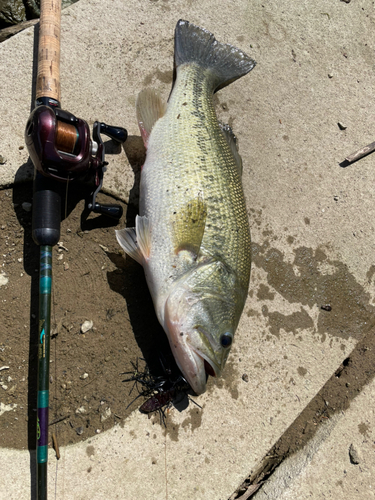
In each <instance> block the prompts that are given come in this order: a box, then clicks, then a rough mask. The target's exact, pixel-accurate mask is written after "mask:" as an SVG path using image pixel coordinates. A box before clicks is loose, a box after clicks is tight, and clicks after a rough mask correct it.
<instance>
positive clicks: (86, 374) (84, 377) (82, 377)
mask: <svg viewBox="0 0 375 500" xmlns="http://www.w3.org/2000/svg"><path fill="white" fill-rule="evenodd" d="M88 376H89V374H88V373H84V374H83V375H81V376H80V377H79V378H80V379H81V380H85V379H87V377H88Z"/></svg>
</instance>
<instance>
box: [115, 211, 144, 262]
mask: <svg viewBox="0 0 375 500" xmlns="http://www.w3.org/2000/svg"><path fill="white" fill-rule="evenodd" d="M116 238H117V241H118V242H119V244H120V246H121V247H122V248H123V249H124V251H125V253H126V254H127V255H129V257H131V258H132V259H134V260H136V261H137V262H138V263H139V264H141V265H143V264H144V261H145V260H147V259H148V258H149V256H150V248H151V238H150V225H149V220H148V219H147V217H144V216H143V217H140V216H139V215H137V217H136V219H135V228H134V227H131V228H129V227H126V228H124V229H120V230H116Z"/></svg>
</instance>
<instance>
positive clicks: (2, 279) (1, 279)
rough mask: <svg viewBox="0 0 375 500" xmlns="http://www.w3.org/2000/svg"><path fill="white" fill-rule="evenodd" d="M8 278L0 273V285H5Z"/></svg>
mask: <svg viewBox="0 0 375 500" xmlns="http://www.w3.org/2000/svg"><path fill="white" fill-rule="evenodd" d="M8 281H9V278H8V277H7V276H5V274H4V273H0V286H4V285H7V284H8Z"/></svg>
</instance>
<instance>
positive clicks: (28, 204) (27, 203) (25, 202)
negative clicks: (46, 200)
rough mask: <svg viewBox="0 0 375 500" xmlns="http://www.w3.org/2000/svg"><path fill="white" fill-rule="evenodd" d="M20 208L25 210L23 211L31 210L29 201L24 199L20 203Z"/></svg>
mask: <svg viewBox="0 0 375 500" xmlns="http://www.w3.org/2000/svg"><path fill="white" fill-rule="evenodd" d="M22 208H23V209H24V210H25V212H31V203H29V202H28V201H24V202H23V203H22Z"/></svg>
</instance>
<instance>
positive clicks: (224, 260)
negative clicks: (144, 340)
mask: <svg viewBox="0 0 375 500" xmlns="http://www.w3.org/2000/svg"><path fill="white" fill-rule="evenodd" d="M254 65H255V62H254V61H253V60H252V59H250V57H248V56H247V55H246V54H244V53H243V52H241V51H240V50H239V49H237V48H235V47H233V46H231V45H228V44H221V43H219V42H217V41H216V40H215V38H214V36H213V35H212V34H211V33H209V32H208V31H206V30H204V29H202V28H199V27H197V26H195V25H193V24H191V23H189V22H187V21H182V20H180V21H179V22H178V23H177V26H176V30H175V67H176V78H175V81H174V85H173V88H172V92H171V95H170V97H169V100H168V104H167V105H165V104H164V103H163V102H162V101H161V99H160V97H159V96H158V95H157V94H156V93H155V92H153V91H151V90H149V89H146V90H144V91H143V92H141V93H140V95H139V97H138V99H137V104H136V108H137V117H138V122H139V126H140V130H141V134H142V137H143V140H144V143H145V146H146V148H147V156H146V161H145V164H144V166H143V169H142V173H141V182H140V206H139V213H140V214H139V216H137V217H136V227H135V228H125V229H122V230H120V231H116V237H117V240H118V242H119V243H120V245H121V246H122V248H123V249H124V250H125V252H126V253H127V254H128V255H129V256H131V257H132V258H134V259H135V260H136V261H138V262H139V263H140V264H141V265H143V267H144V271H145V275H146V280H147V283H148V287H149V289H150V293H151V296H152V299H153V302H154V306H155V311H156V314H157V317H158V319H159V322H160V323H161V325H162V326H163V328H164V330H165V332H166V334H167V336H168V339H169V343H170V346H171V349H172V352H173V354H174V357H175V359H176V362H177V365H178V367H179V368H180V370H181V372H182V373H183V375H184V377H185V378H186V380H187V381H188V382H189V384H190V385H191V387H192V389H193V390H194V391H195V393H196V394H201V393H203V392H204V391H205V390H206V380H207V375H213V376H220V375H221V372H222V370H223V368H224V365H225V362H226V360H227V357H228V354H229V350H230V347H231V345H232V342H233V337H234V333H235V330H236V328H237V325H238V322H239V319H240V316H241V313H242V310H243V307H244V304H245V300H246V296H247V291H248V286H249V277H250V263H251V253H250V231H249V223H248V218H247V214H246V206H245V200H244V194H243V189H242V184H241V173H242V162H241V158H240V156H239V153H238V151H237V145H236V139H235V137H234V135H233V132H232V131H231V129H230V127H229V126H223V125H221V124H219V122H218V120H217V117H216V114H215V110H214V106H213V94H214V92H215V91H217V90H218V89H220V88H222V87H224V86H226V85H228V84H229V83H231V82H233V81H234V80H236V79H237V78H240V77H241V76H243V75H245V74H246V73H248V72H249V71H250V70H251V69H252V68H253V67H254Z"/></svg>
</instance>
